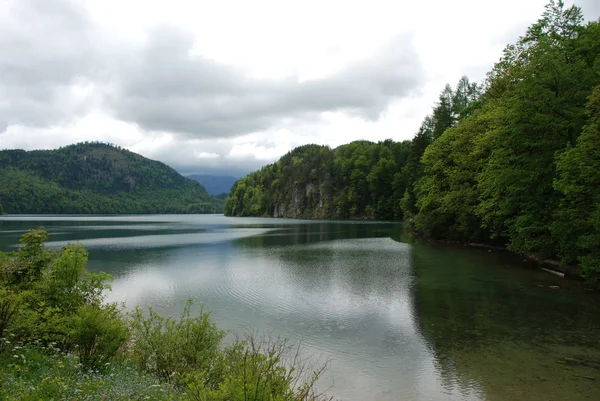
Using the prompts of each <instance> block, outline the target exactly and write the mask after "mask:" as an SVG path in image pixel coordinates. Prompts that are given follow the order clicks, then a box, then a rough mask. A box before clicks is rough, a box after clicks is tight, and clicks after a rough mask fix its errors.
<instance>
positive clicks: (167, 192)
mask: <svg viewBox="0 0 600 401" xmlns="http://www.w3.org/2000/svg"><path fill="white" fill-rule="evenodd" d="M222 203H223V202H222V201H221V200H219V199H216V198H215V197H213V196H211V195H209V194H208V193H207V192H206V190H205V189H204V187H203V186H202V185H200V184H199V183H197V182H196V181H194V180H190V179H188V178H185V177H183V176H182V175H180V174H179V173H178V172H177V171H175V170H174V169H172V168H171V167H169V166H167V165H165V164H164V163H161V162H158V161H154V160H150V159H147V158H145V157H143V156H140V155H138V154H136V153H133V152H130V151H128V150H125V149H122V148H120V147H115V146H112V145H108V144H104V143H98V142H93V143H90V142H85V143H78V144H75V145H70V146H66V147H62V148H60V149H56V150H34V151H24V150H3V151H0V204H1V205H2V206H3V208H4V211H5V212H7V213H13V214H14V213H65V214H71V213H75V214H77V213H103V214H127V213H134V214H137V213H216V212H220V211H221V210H222Z"/></svg>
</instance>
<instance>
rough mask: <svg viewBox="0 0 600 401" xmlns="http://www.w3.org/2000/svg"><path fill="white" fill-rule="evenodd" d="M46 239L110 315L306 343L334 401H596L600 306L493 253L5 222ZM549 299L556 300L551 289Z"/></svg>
mask: <svg viewBox="0 0 600 401" xmlns="http://www.w3.org/2000/svg"><path fill="white" fill-rule="evenodd" d="M39 226H44V227H46V229H47V230H48V231H49V233H50V238H49V243H48V246H50V247H60V246H63V245H65V244H67V243H69V242H72V241H82V242H83V243H84V245H85V247H86V248H87V249H88V251H89V253H90V260H89V264H88V268H89V269H90V270H91V271H100V270H103V271H106V272H108V273H110V274H112V275H113V276H114V278H115V279H114V281H113V283H112V288H113V291H112V292H111V293H110V294H109V296H108V299H109V300H110V301H119V302H121V301H123V302H125V303H126V305H127V307H128V308H132V307H134V306H138V305H139V306H153V307H154V308H156V309H157V310H158V311H159V312H160V313H162V314H170V315H177V314H178V313H180V312H181V311H182V309H183V306H184V305H185V303H186V301H187V300H188V299H193V300H195V301H196V302H198V303H201V304H203V305H204V307H205V308H206V309H209V310H211V311H212V317H213V319H214V320H215V321H216V322H217V324H218V325H219V326H220V327H221V328H224V329H228V330H231V331H232V332H233V333H239V334H243V333H244V332H245V331H246V330H249V329H254V330H258V331H260V332H264V333H272V334H274V335H281V336H285V337H288V338H290V339H291V340H292V341H294V342H301V343H302V345H303V347H304V348H303V349H304V352H305V355H307V356H308V357H310V358H314V359H320V360H321V361H326V360H328V361H329V362H330V367H329V370H328V372H327V374H326V375H325V376H324V377H323V378H322V380H321V381H320V388H322V389H328V393H329V394H331V395H333V396H335V398H336V399H341V400H348V401H368V400H378V401H381V400H394V401H398V400H407V401H412V400H415V401H417V400H419V401H420V400H432V401H433V400H436V401H437V400H498V401H505V400H519V401H533V400H535V401H538V400H539V401H548V400H600V313H599V312H600V296H599V294H598V293H592V292H589V291H586V290H585V288H584V287H583V285H582V284H581V283H579V282H574V281H566V280H563V279H561V278H558V277H555V276H552V275H550V274H547V273H545V272H542V271H540V270H539V269H535V268H533V267H532V266H530V264H529V263H527V262H524V261H523V260H522V259H521V258H518V257H516V256H512V255H509V254H505V253H502V252H497V251H492V252H490V251H487V250H481V249H468V248H464V247H456V246H437V245H436V246H434V245H428V244H421V243H414V242H412V241H410V240H409V238H407V237H406V236H405V235H404V234H403V231H402V227H401V225H400V224H393V223H377V222H334V221H301V220H285V219H261V218H227V217H224V216H221V215H177V216H175V215H153V216H14V217H10V216H9V217H0V250H2V251H8V250H14V249H15V246H16V245H17V244H18V238H19V236H20V235H21V234H22V233H23V232H24V231H26V230H27V229H29V228H32V227H39ZM550 286H560V289H552V288H550Z"/></svg>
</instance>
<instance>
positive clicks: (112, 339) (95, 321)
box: [70, 305, 129, 369]
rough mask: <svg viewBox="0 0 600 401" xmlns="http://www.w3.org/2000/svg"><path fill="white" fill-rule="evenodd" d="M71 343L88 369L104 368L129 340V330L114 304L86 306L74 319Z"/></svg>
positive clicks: (81, 308)
mask: <svg viewBox="0 0 600 401" xmlns="http://www.w3.org/2000/svg"><path fill="white" fill-rule="evenodd" d="M70 335H71V342H72V344H73V345H74V346H75V349H76V351H77V354H78V356H79V360H80V361H81V363H82V364H83V366H84V367H86V368H95V369H102V368H103V367H104V366H105V364H107V363H108V361H109V360H110V359H112V358H113V357H114V356H115V355H116V354H117V352H118V351H119V349H121V347H122V346H123V344H125V342H126V341H127V339H128V338H129V333H128V330H127V327H126V326H125V325H124V323H123V319H122V317H121V314H120V312H119V310H118V309H117V308H116V306H114V305H109V306H107V307H104V308H98V307H95V306H90V305H83V306H81V307H79V309H77V312H76V313H75V316H73V317H72V320H71V332H70Z"/></svg>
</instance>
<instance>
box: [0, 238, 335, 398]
mask: <svg viewBox="0 0 600 401" xmlns="http://www.w3.org/2000/svg"><path fill="white" fill-rule="evenodd" d="M46 238H47V233H46V231H44V230H31V231H29V232H28V233H27V234H25V235H24V236H23V237H22V239H21V243H22V245H21V247H20V248H19V249H18V250H17V251H16V252H13V253H9V254H5V253H0V399H7V400H40V399H43V400H107V399H110V400H148V399H150V400H196V401H200V400H202V401H212V400H214V401H225V400H228V401H229V400H231V401H236V400H244V401H248V400H254V401H258V400H270V401H301V400H321V399H325V397H324V396H323V395H320V394H317V393H316V391H315V383H316V381H317V379H318V378H319V376H320V375H321V374H322V372H323V370H324V368H325V365H315V364H311V363H309V361H308V360H305V359H302V357H301V354H300V351H299V350H298V349H297V348H294V347H292V346H291V345H290V344H288V343H287V342H286V341H285V340H281V339H273V338H265V339H258V337H257V336H256V335H254V334H252V333H250V334H248V335H247V336H245V337H244V339H237V340H235V341H233V343H232V344H230V345H227V346H226V345H224V342H223V341H224V338H225V335H226V334H227V333H226V332H225V331H223V330H219V329H218V328H217V327H216V326H215V324H214V323H213V322H212V321H211V320H210V317H209V314H208V313H206V312H204V311H203V310H202V309H200V311H199V313H193V311H192V304H191V302H190V303H188V305H187V307H186V308H185V310H184V311H183V313H182V315H181V317H180V318H179V319H173V318H165V317H162V316H160V315H158V314H157V313H156V312H155V311H153V310H152V309H149V310H141V309H139V308H138V309H136V310H135V311H133V312H131V313H124V312H123V311H122V309H121V308H120V307H119V306H118V305H115V304H108V303H106V302H104V298H103V294H104V293H105V291H106V290H107V289H108V285H107V280H108V279H109V278H110V277H109V276H108V275H106V274H104V273H99V274H91V273H89V272H87V271H86V269H85V265H86V262H87V252H86V251H85V249H84V248H83V247H82V246H81V245H79V244H72V245H68V246H67V247H64V248H63V249H61V250H60V251H51V250H48V249H46V248H45V247H44V242H45V240H46Z"/></svg>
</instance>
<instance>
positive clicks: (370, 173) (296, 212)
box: [225, 140, 410, 220]
mask: <svg viewBox="0 0 600 401" xmlns="http://www.w3.org/2000/svg"><path fill="white" fill-rule="evenodd" d="M409 151H410V144H409V142H400V143H399V142H393V141H392V140H386V141H383V142H379V143H372V142H368V141H357V142H352V143H350V144H348V145H344V146H340V147H338V148H336V149H333V150H332V149H330V148H329V147H326V146H318V145H306V146H301V147H299V148H296V149H294V150H293V151H291V152H289V153H288V154H286V155H285V156H283V157H282V158H281V159H280V160H279V161H278V162H276V163H274V164H271V165H268V166H266V167H263V168H262V169H261V170H260V171H257V172H255V173H252V174H250V175H248V176H247V177H244V178H241V179H240V180H238V181H237V182H236V183H235V184H234V186H233V188H232V190H231V193H230V195H229V197H228V198H227V199H226V203H225V205H226V206H225V214H227V215H231V216H275V217H304V218H370V219H381V220H392V219H400V218H401V217H402V215H401V210H400V204H399V202H398V201H399V199H400V197H401V196H402V194H403V193H404V182H403V180H402V174H401V169H402V167H403V166H404V165H405V164H406V160H407V158H408V154H409Z"/></svg>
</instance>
